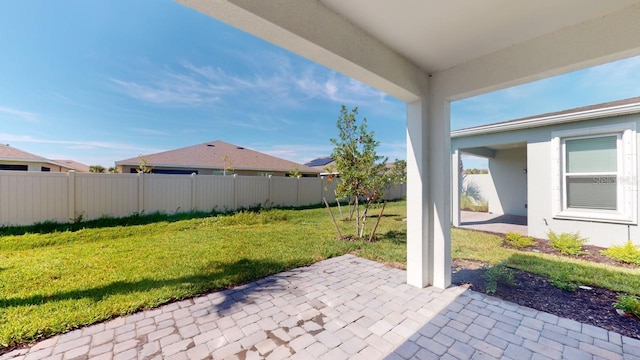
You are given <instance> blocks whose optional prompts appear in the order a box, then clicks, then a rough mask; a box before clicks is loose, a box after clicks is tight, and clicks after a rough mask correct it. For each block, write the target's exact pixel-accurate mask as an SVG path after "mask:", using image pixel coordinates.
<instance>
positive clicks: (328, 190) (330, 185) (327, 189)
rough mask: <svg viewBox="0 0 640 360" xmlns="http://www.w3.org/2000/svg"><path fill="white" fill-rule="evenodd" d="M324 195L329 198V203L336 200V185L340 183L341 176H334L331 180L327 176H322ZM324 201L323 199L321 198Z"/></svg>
mask: <svg viewBox="0 0 640 360" xmlns="http://www.w3.org/2000/svg"><path fill="white" fill-rule="evenodd" d="M321 179H322V196H324V197H325V199H327V202H328V203H329V204H333V203H335V202H336V186H337V185H338V181H340V179H339V178H333V179H331V181H329V180H328V178H327V177H326V176H323V177H322V178H321ZM320 200H321V201H322V199H320Z"/></svg>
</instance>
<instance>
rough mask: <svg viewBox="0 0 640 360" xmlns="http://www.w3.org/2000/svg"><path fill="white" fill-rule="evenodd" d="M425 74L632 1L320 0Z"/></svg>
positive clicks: (621, 8)
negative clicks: (391, 0)
mask: <svg viewBox="0 0 640 360" xmlns="http://www.w3.org/2000/svg"><path fill="white" fill-rule="evenodd" d="M320 2H321V3H323V4H324V5H326V6H327V7H328V8H330V9H331V10H333V11H334V12H336V13H338V14H340V15H342V16H344V17H345V18H346V19H347V20H348V21H350V22H351V23H353V24H355V25H356V26H358V27H360V28H362V29H363V30H364V31H366V32H367V33H369V34H370V35H372V36H373V37H375V38H377V39H379V40H380V41H382V42H383V43H384V44H385V45H387V46H388V47H390V48H391V49H393V50H395V51H396V52H398V53H400V54H402V55H403V56H405V57H406V58H408V59H409V60H410V61H412V62H413V63H415V64H417V65H418V66H420V67H421V68H422V69H423V70H424V71H426V72H427V73H434V72H438V71H442V70H447V69H449V68H452V67H455V66H457V65H460V64H462V63H466V62H468V61H471V60H473V59H476V58H479V57H481V56H484V55H487V54H490V53H493V52H496V51H498V50H500V49H503V48H507V47H509V46H511V45H514V44H519V43H523V42H525V41H528V40H531V39H534V38H537V37H539V36H543V35H546V34H549V33H553V32H556V31H558V30H561V29H563V28H566V27H568V26H572V25H576V24H578V23H581V22H585V21H589V20H591V19H595V18H599V17H601V16H606V15H609V14H613V13H615V12H618V11H624V9H625V8H627V7H629V6H631V5H633V4H636V3H637V1H635V0H613V1H611V0H609V1H602V0H563V1H557V0H537V1H513V0H483V1H468V0H454V1H443V0H441V1H424V0H409V1H397V2H395V1H394V2H389V1H387V0H349V1H344V0H320Z"/></svg>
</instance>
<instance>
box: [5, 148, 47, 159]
mask: <svg viewBox="0 0 640 360" xmlns="http://www.w3.org/2000/svg"><path fill="white" fill-rule="evenodd" d="M0 159H2V160H23V161H25V160H26V161H33V160H41V161H47V162H50V161H51V160H49V159H47V158H43V157H42V156H38V155H34V154H32V153H28V152H26V151H22V150H20V149H16V148H14V147H12V146H9V145H0Z"/></svg>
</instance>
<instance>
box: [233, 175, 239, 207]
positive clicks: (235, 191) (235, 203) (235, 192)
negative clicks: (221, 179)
mask: <svg viewBox="0 0 640 360" xmlns="http://www.w3.org/2000/svg"><path fill="white" fill-rule="evenodd" d="M237 180H238V174H233V211H236V210H238V186H237V184H236V182H237Z"/></svg>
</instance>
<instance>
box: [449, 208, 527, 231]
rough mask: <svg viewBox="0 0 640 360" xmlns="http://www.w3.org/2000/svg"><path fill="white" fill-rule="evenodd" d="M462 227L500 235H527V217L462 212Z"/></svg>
mask: <svg viewBox="0 0 640 360" xmlns="http://www.w3.org/2000/svg"><path fill="white" fill-rule="evenodd" d="M460 227H461V228H464V229H473V230H481V231H488V232H493V233H499V234H506V233H508V232H516V233H519V234H522V235H527V231H528V230H527V217H526V216H518V215H509V214H492V213H484V212H473V211H461V212H460Z"/></svg>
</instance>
